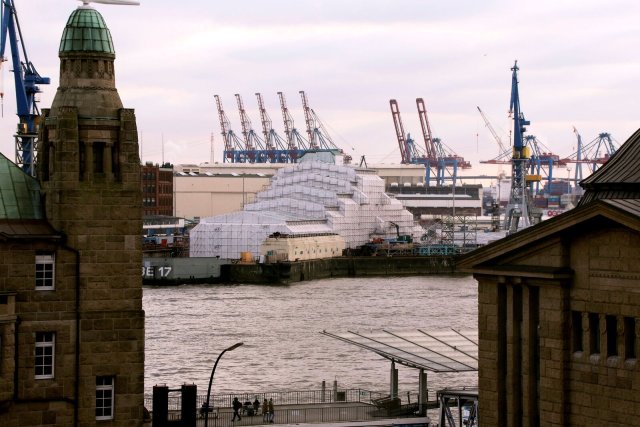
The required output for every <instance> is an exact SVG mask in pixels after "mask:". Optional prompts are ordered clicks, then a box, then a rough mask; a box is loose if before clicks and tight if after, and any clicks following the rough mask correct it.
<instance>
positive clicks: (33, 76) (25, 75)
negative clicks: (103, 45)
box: [0, 0, 51, 176]
mask: <svg viewBox="0 0 640 427" xmlns="http://www.w3.org/2000/svg"><path fill="white" fill-rule="evenodd" d="M1 1H2V3H1V9H0V13H1V16H2V21H1V23H0V25H1V27H0V66H1V65H2V63H4V62H5V61H6V59H5V56H4V54H5V48H6V44H7V37H8V38H9V44H10V46H11V62H12V66H13V77H14V82H15V89H16V110H17V115H18V119H19V123H18V127H17V131H16V134H15V135H14V137H15V142H16V164H17V165H18V166H20V167H21V168H22V170H23V171H24V172H26V173H27V174H29V175H31V176H35V175H36V163H37V162H36V160H37V159H36V155H37V142H38V141H37V137H38V121H39V119H40V111H39V109H38V106H37V104H36V103H37V100H36V94H38V93H41V92H42V91H41V90H40V88H39V87H38V85H40V84H49V83H50V82H51V80H50V79H49V77H42V76H40V74H39V73H38V72H37V71H36V68H35V67H34V65H33V63H32V62H31V61H29V57H28V55H27V50H26V48H25V44H24V37H23V35H22V30H21V29H20V22H19V21H18V15H17V13H16V8H15V5H14V2H13V0H1ZM20 51H22V55H23V56H24V61H22V60H21V59H20Z"/></svg>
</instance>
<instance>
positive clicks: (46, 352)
mask: <svg viewBox="0 0 640 427" xmlns="http://www.w3.org/2000/svg"><path fill="white" fill-rule="evenodd" d="M39 352H41V354H38V353H39ZM47 358H50V359H51V363H45V362H46V359H47ZM39 359H41V363H38V360H39ZM33 367H34V378H35V379H36V380H48V379H52V378H55V374H56V334H55V332H50V331H48V332H36V341H35V347H34V363H33ZM47 368H49V369H50V370H51V372H50V373H46V370H47ZM38 370H41V373H38Z"/></svg>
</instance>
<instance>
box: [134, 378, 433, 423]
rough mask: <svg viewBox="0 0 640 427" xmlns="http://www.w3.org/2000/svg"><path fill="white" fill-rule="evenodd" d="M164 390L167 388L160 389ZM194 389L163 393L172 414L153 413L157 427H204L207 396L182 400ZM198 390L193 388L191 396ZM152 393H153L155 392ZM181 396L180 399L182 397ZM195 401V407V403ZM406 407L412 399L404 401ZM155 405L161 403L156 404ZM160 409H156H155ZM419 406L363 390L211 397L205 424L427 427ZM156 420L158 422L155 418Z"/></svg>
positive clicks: (150, 404)
mask: <svg viewBox="0 0 640 427" xmlns="http://www.w3.org/2000/svg"><path fill="white" fill-rule="evenodd" d="M160 388H164V387H163V386H161V387H160ZM185 388H186V389H188V388H191V386H182V388H180V389H174V390H164V391H161V393H160V394H164V392H165V391H169V392H170V393H169V399H168V407H167V409H168V411H166V413H164V411H162V410H158V409H156V411H157V412H158V414H153V412H154V411H152V412H151V415H152V417H153V418H154V419H153V422H152V424H149V425H152V426H153V427H164V426H167V427H168V426H175V425H181V426H185V427H187V426H198V427H200V426H204V425H205V408H206V404H205V402H206V396H205V395H199V396H189V397H187V396H186V395H185V394H184V390H185ZM194 388H195V387H193V388H192V390H193V389H194ZM156 389H157V387H156V388H154V393H155V392H156V391H155V390H156ZM181 391H182V393H180V392H181ZM194 397H195V402H194V399H193V398H194ZM235 397H238V398H239V399H240V401H241V402H243V403H244V405H243V407H242V409H241V410H240V416H241V419H240V420H236V421H232V419H233V409H232V407H231V406H232V401H233V398H235ZM405 397H406V398H407V400H408V401H410V400H411V397H410V396H405ZM255 399H258V401H259V402H260V408H259V409H258V411H257V412H256V411H254V409H253V406H252V405H251V404H250V403H251V402H252V401H253V400H255ZM264 399H273V402H274V416H273V422H272V423H271V422H269V420H268V419H267V418H266V417H264V416H263V415H264V414H263V413H262V409H261V408H262V401H263V400H264ZM183 401H184V402H186V401H190V402H194V403H195V405H194V407H193V410H191V409H189V413H188V414H187V413H184V412H183V411H184V409H182V406H183V403H184V402H183ZM156 404H157V403H156ZM145 407H147V408H153V407H154V402H153V399H152V398H150V397H147V398H146V399H145ZM437 407H438V402H437V400H432V401H429V402H428V405H427V409H435V408H437ZM156 408H157V406H156ZM418 412H419V408H418V404H417V401H416V400H415V399H414V403H404V404H403V403H402V402H401V400H400V398H394V399H391V398H389V397H387V396H383V395H382V394H381V393H378V392H371V391H367V390H362V389H346V390H345V389H341V390H339V391H338V390H328V389H326V390H311V391H288V392H268V393H233V394H220V395H215V396H213V400H212V404H211V410H210V411H208V415H207V417H208V420H207V424H208V425H209V426H214V427H215V426H231V425H233V426H253V425H261V424H278V425H285V426H286V425H296V426H300V425H323V426H327V425H339V426H341V427H345V426H374V425H375V426H399V425H402V426H412V427H427V426H429V425H430V424H429V423H430V420H429V418H428V417H427V416H420V415H419V414H418ZM154 415H157V416H154Z"/></svg>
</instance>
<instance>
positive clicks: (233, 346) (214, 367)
mask: <svg viewBox="0 0 640 427" xmlns="http://www.w3.org/2000/svg"><path fill="white" fill-rule="evenodd" d="M242 344H244V343H241V342H238V343H235V344H234V345H232V346H231V347H228V348H225V349H224V350H222V353H220V355H219V356H218V358H217V359H216V363H214V365H213V369H212V370H211V377H209V388H208V389H207V403H206V406H205V410H204V427H208V425H209V397H210V396H211V383H213V374H214V373H215V372H216V366H218V362H219V361H220V358H221V357H222V355H223V354H225V353H226V352H227V351H232V350H235V349H236V348H238V347H240V346H241V345H242Z"/></svg>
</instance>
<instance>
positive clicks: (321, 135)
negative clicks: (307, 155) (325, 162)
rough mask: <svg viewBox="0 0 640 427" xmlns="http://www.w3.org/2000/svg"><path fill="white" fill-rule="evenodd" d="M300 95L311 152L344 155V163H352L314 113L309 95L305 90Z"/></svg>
mask: <svg viewBox="0 0 640 427" xmlns="http://www.w3.org/2000/svg"><path fill="white" fill-rule="evenodd" d="M299 93H300V97H301V99H302V109H303V111H304V118H305V123H306V125H307V135H308V136H309V150H317V151H327V152H330V153H333V154H343V155H344V157H343V158H344V163H345V164H348V163H350V162H351V156H350V155H348V154H346V155H345V154H344V151H343V150H341V149H340V148H338V147H337V146H336V144H335V143H334V142H333V140H332V139H331V136H329V132H328V131H327V129H326V128H325V127H324V124H323V123H322V121H321V120H320V118H319V117H318V115H317V114H316V112H315V111H313V109H312V108H311V107H309V101H308V99H307V95H306V94H305V93H304V91H303V90H301V91H300V92H299Z"/></svg>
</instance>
